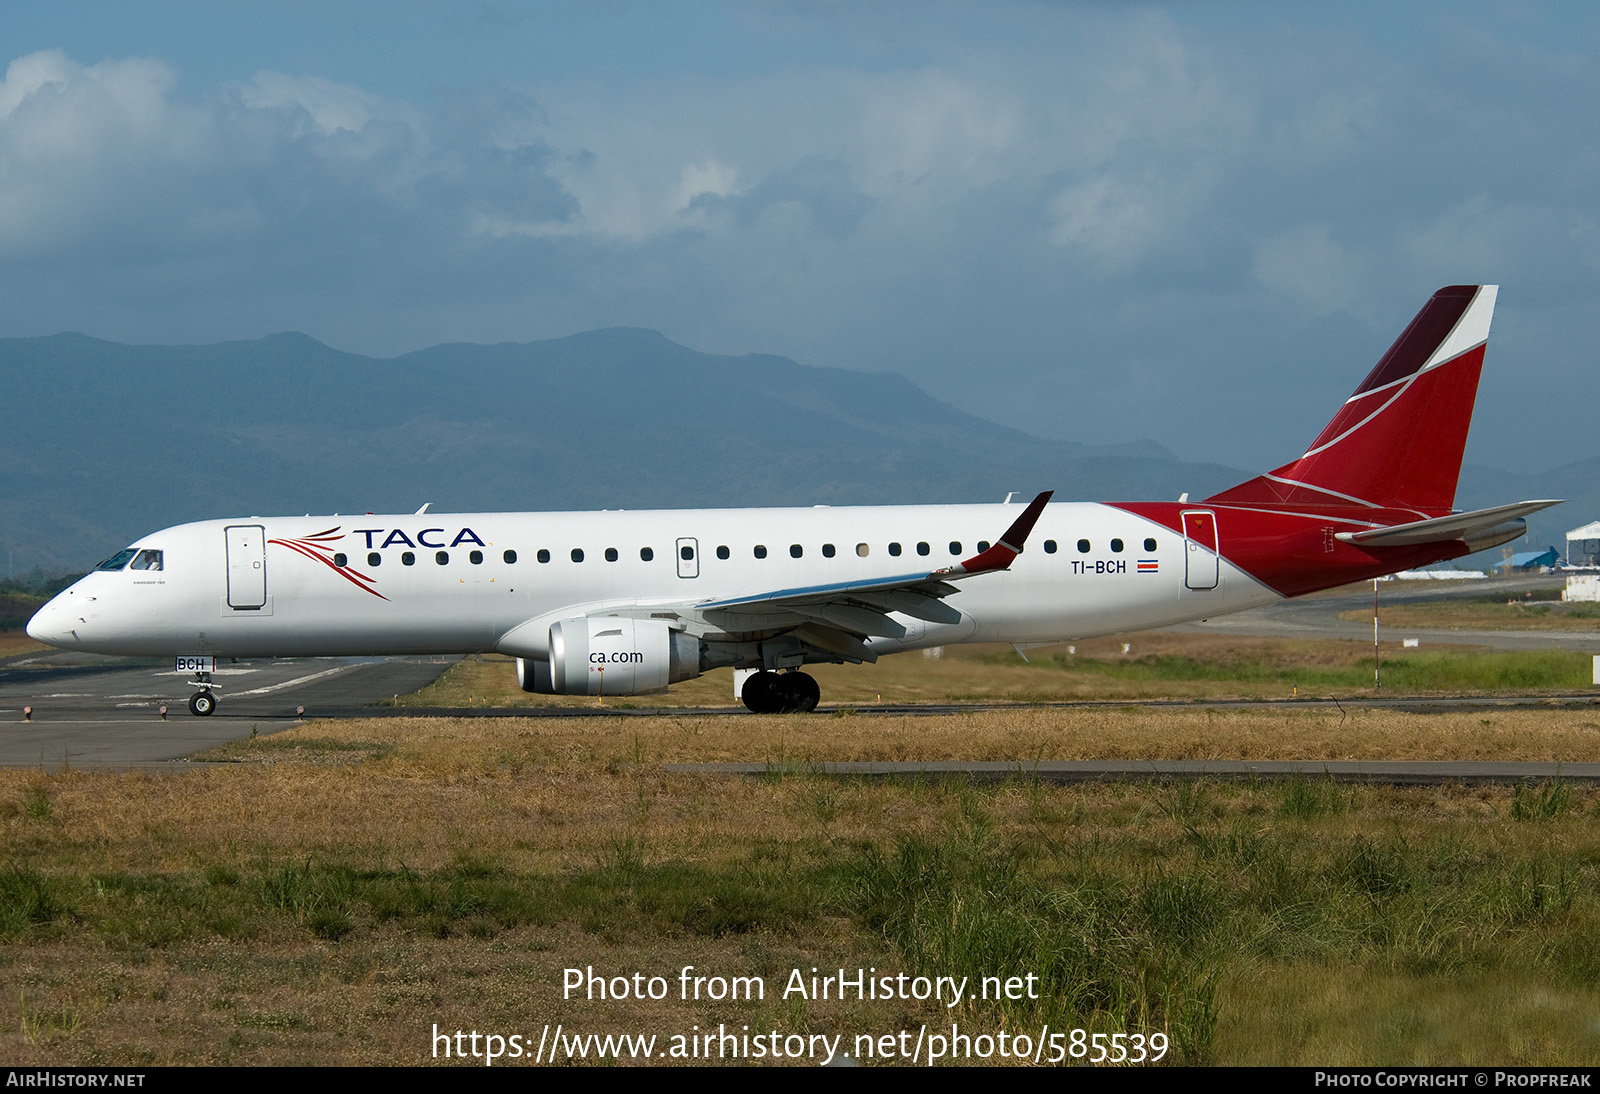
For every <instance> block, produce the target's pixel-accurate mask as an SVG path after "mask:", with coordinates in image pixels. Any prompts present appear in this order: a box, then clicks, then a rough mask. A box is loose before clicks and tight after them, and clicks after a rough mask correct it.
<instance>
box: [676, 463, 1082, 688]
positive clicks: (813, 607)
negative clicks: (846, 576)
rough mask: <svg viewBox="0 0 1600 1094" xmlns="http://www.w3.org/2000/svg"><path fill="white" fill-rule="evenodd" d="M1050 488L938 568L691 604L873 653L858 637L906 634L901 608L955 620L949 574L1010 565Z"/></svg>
mask: <svg viewBox="0 0 1600 1094" xmlns="http://www.w3.org/2000/svg"><path fill="white" fill-rule="evenodd" d="M1052 493H1053V491H1049V490H1047V491H1045V492H1044V493H1042V494H1040V495H1039V496H1038V497H1036V498H1034V499H1033V501H1031V502H1029V503H1028V507H1027V509H1025V510H1024V511H1023V512H1022V515H1021V516H1019V517H1017V519H1016V520H1015V521H1013V522H1012V524H1011V527H1010V528H1007V529H1006V531H1005V534H1004V535H1002V536H1001V537H1000V539H999V541H998V542H996V543H995V544H994V545H993V546H991V547H989V548H988V549H987V550H985V551H981V552H979V553H978V554H976V555H973V556H972V557H971V558H969V559H966V560H964V561H962V562H959V563H957V564H955V565H954V566H946V567H944V568H943V569H938V570H920V571H917V572H914V573H906V574H895V575H892V576H889V577H882V578H873V579H868V580H862V581H840V582H835V583H833V584H828V585H806V586H800V587H798V588H792V589H774V590H772V591H770V592H762V593H755V594H753V595H749V596H739V597H730V598H727V599H721V600H709V601H702V602H700V603H698V604H696V605H695V606H694V608H695V611H696V612H698V613H699V614H700V615H701V616H702V617H703V618H705V619H706V621H707V622H710V623H714V624H717V625H718V626H722V627H726V628H727V629H729V630H753V629H758V628H769V627H776V626H789V627H797V628H799V630H798V631H797V633H796V637H798V638H800V640H801V641H805V642H809V643H810V644H812V645H817V646H820V647H821V648H823V649H826V650H828V651H829V652H832V653H840V654H844V655H845V656H849V657H852V658H855V659H858V660H871V656H870V654H867V653H866V652H865V647H864V646H863V645H862V640H864V639H866V638H869V637H873V636H880V637H884V638H901V637H904V635H905V633H906V629H905V627H904V626H903V625H901V624H900V623H897V622H896V621H895V620H893V619H891V618H889V616H890V614H891V613H895V612H899V613H901V614H904V615H909V616H912V617H914V618H916V619H922V620H926V621H927V622H929V623H958V622H960V621H961V618H962V617H961V613H960V612H958V611H956V609H954V608H952V607H951V606H950V605H948V604H945V603H943V598H944V597H947V596H949V595H950V594H951V593H953V592H956V591H957V588H956V586H955V585H953V584H951V582H955V581H962V580H965V579H966V578H969V577H976V576H977V575H979V574H986V573H994V572H996V571H998V570H1004V569H1007V568H1009V567H1010V565H1011V563H1012V561H1013V560H1015V559H1016V557H1017V556H1018V555H1019V554H1021V553H1022V548H1023V546H1024V544H1025V543H1026V542H1027V539H1028V535H1029V533H1030V532H1032V531H1033V526H1034V523H1035V522H1036V521H1038V519H1039V514H1040V513H1041V512H1043V511H1044V507H1045V504H1046V503H1047V502H1049V500H1050V496H1051V494H1052Z"/></svg>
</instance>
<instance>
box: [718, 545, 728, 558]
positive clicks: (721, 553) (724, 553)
mask: <svg viewBox="0 0 1600 1094" xmlns="http://www.w3.org/2000/svg"><path fill="white" fill-rule="evenodd" d="M717 557H718V558H720V559H723V560H724V561H726V559H727V557H728V549H727V548H726V547H718V548H717Z"/></svg>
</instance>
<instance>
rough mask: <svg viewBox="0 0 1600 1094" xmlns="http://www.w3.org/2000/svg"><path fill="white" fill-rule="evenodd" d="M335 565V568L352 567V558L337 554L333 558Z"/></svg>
mask: <svg viewBox="0 0 1600 1094" xmlns="http://www.w3.org/2000/svg"><path fill="white" fill-rule="evenodd" d="M333 564H334V565H335V566H348V565H350V558H349V556H348V555H343V554H340V553H338V552H335V553H334V556H333Z"/></svg>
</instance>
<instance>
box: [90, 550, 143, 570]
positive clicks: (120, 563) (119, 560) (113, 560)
mask: <svg viewBox="0 0 1600 1094" xmlns="http://www.w3.org/2000/svg"><path fill="white" fill-rule="evenodd" d="M138 553H139V552H138V551H135V550H134V549H133V548H132V547H129V548H127V549H126V550H122V551H118V552H117V553H116V554H114V555H112V556H111V557H110V558H108V559H106V560H105V561H104V562H102V563H101V564H100V565H98V566H96V567H95V569H96V570H120V569H122V568H123V567H124V566H126V565H127V564H128V560H129V559H130V558H132V557H133V556H134V555H136V554H138Z"/></svg>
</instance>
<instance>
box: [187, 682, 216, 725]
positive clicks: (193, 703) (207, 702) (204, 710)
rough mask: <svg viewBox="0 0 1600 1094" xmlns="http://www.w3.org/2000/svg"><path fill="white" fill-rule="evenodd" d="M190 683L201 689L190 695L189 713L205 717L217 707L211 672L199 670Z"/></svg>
mask: <svg viewBox="0 0 1600 1094" xmlns="http://www.w3.org/2000/svg"><path fill="white" fill-rule="evenodd" d="M190 683H192V684H193V685H194V686H195V687H197V688H199V689H200V690H199V691H197V692H195V693H194V694H193V695H191V696H189V713H190V714H193V715H195V716H196V717H198V718H204V717H206V716H207V715H209V714H210V713H211V712H212V711H214V710H216V709H217V697H216V696H215V695H213V694H212V693H211V687H212V684H211V674H210V673H209V672H197V673H195V674H194V679H193V680H192V681H190Z"/></svg>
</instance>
